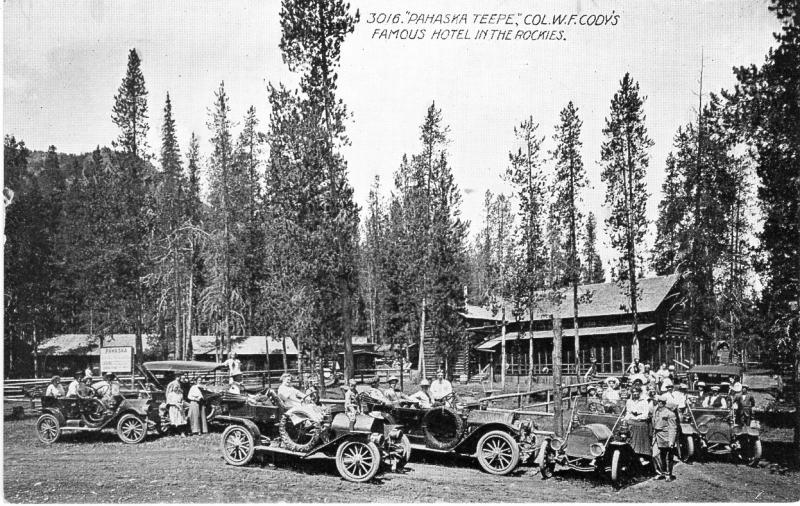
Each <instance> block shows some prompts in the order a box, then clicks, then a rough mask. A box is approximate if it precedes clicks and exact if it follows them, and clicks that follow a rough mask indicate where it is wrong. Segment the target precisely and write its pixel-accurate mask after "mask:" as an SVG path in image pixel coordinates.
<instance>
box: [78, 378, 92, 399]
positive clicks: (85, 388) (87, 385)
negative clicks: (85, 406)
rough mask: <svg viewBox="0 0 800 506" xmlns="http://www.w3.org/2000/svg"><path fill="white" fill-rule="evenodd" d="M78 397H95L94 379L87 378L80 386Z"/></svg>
mask: <svg viewBox="0 0 800 506" xmlns="http://www.w3.org/2000/svg"><path fill="white" fill-rule="evenodd" d="M78 397H84V398H87V397H94V388H92V377H91V376H86V377H85V378H83V381H81V384H80V385H78Z"/></svg>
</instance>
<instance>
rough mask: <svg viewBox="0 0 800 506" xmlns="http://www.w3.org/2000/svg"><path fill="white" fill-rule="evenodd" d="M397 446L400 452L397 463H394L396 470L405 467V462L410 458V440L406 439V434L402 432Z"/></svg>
mask: <svg viewBox="0 0 800 506" xmlns="http://www.w3.org/2000/svg"><path fill="white" fill-rule="evenodd" d="M399 446H400V448H399V449H400V450H401V453H400V455H398V457H397V464H396V465H395V470H396V471H399V470H401V469H403V468H404V467H406V464H408V461H409V460H410V459H411V441H409V440H408V436H406V435H405V434H403V437H402V438H400V443H399Z"/></svg>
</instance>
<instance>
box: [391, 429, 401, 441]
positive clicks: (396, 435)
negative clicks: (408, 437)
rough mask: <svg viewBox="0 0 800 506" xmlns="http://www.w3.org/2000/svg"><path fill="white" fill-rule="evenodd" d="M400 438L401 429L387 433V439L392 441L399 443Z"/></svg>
mask: <svg viewBox="0 0 800 506" xmlns="http://www.w3.org/2000/svg"><path fill="white" fill-rule="evenodd" d="M402 437H403V431H402V430H401V429H392V430H390V431H389V439H391V440H392V441H399V440H400V438H402Z"/></svg>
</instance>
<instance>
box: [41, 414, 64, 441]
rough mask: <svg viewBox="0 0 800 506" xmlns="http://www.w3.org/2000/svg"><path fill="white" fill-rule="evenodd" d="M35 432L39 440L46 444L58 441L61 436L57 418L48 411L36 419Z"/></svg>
mask: <svg viewBox="0 0 800 506" xmlns="http://www.w3.org/2000/svg"><path fill="white" fill-rule="evenodd" d="M36 434H37V435H38V436H39V441H41V442H42V443H44V444H47V445H50V444H53V443H55V442H56V441H58V438H60V437H61V424H60V423H59V421H58V418H56V417H55V416H53V415H51V414H50V413H45V414H44V415H42V416H40V417H39V419H38V420H36Z"/></svg>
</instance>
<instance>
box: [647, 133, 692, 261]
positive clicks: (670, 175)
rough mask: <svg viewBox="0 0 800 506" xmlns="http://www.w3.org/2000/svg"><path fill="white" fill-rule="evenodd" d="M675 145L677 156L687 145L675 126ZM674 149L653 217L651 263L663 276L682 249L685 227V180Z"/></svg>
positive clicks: (668, 157) (680, 255)
mask: <svg viewBox="0 0 800 506" xmlns="http://www.w3.org/2000/svg"><path fill="white" fill-rule="evenodd" d="M675 146H676V147H678V146H680V148H679V153H678V154H677V157H680V156H681V153H680V150H684V151H685V149H686V148H687V147H688V139H687V138H686V132H685V131H684V130H683V129H682V128H679V129H678V133H677V134H676V136H675ZM677 157H676V154H675V153H670V154H669V155H668V156H667V168H666V177H665V178H664V183H663V185H662V186H661V190H662V192H663V197H662V198H661V201H660V202H659V203H658V219H657V220H656V240H655V243H654V245H653V256H652V262H651V263H652V265H653V269H654V270H655V271H656V274H657V275H659V276H663V275H665V274H672V273H674V272H675V271H676V270H677V268H678V265H679V264H680V262H681V259H682V258H683V256H684V255H685V251H682V250H681V248H682V247H683V246H685V245H684V244H683V241H682V238H681V234H682V233H683V230H685V226H686V224H685V223H684V220H685V216H686V206H687V198H686V183H685V177H684V174H683V169H682V167H681V161H680V160H679V159H678V158H677Z"/></svg>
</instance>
